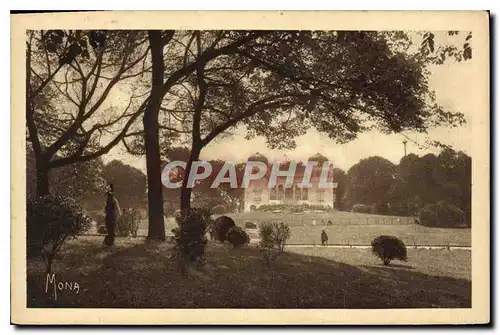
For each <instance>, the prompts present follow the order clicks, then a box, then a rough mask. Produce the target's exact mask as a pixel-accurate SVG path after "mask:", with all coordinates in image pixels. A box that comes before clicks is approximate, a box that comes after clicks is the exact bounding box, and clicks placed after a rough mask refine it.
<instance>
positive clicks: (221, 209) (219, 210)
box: [212, 205, 227, 214]
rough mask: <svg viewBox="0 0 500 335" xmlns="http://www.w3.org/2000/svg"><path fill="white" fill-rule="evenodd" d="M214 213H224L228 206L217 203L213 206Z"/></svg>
mask: <svg viewBox="0 0 500 335" xmlns="http://www.w3.org/2000/svg"><path fill="white" fill-rule="evenodd" d="M212 213H213V214H224V213H227V210H226V207H224V205H216V206H214V207H213V208H212Z"/></svg>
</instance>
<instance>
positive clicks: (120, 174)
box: [102, 160, 146, 208]
mask: <svg viewBox="0 0 500 335" xmlns="http://www.w3.org/2000/svg"><path fill="white" fill-rule="evenodd" d="M102 173H103V177H104V178H105V179H106V181H107V182H108V183H111V184H113V186H114V195H115V197H116V199H117V200H118V202H119V203H120V206H122V207H123V208H128V207H131V208H133V207H137V206H140V205H143V204H145V202H146V175H145V174H144V173H143V172H142V171H141V170H139V169H137V168H135V167H133V166H130V165H128V164H124V163H122V162H121V161H119V160H112V161H111V162H109V163H108V164H106V165H105V166H104V168H103V172H102Z"/></svg>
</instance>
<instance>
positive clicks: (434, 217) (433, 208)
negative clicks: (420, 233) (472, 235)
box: [419, 202, 465, 228]
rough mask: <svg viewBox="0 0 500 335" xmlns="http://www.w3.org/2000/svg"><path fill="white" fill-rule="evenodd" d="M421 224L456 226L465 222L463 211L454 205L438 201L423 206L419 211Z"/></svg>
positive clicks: (443, 226) (444, 226) (445, 226)
mask: <svg viewBox="0 0 500 335" xmlns="http://www.w3.org/2000/svg"><path fill="white" fill-rule="evenodd" d="M419 219H420V220H419V221H420V224H421V225H424V226H428V227H441V228H457V227H462V226H464V224H465V213H464V212H463V211H462V210H460V208H458V207H457V206H455V205H451V204H446V203H443V202H439V203H437V204H430V205H426V206H424V207H423V208H422V209H421V210H420V213H419Z"/></svg>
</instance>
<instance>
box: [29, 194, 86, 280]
mask: <svg viewBox="0 0 500 335" xmlns="http://www.w3.org/2000/svg"><path fill="white" fill-rule="evenodd" d="M26 223H27V255H28V257H37V256H40V257H42V258H43V260H44V262H45V265H46V270H47V273H51V272H52V263H53V260H54V257H55V255H56V254H57V253H58V251H59V250H60V249H61V247H62V246H63V245H64V243H65V242H66V241H67V240H68V239H69V238H72V237H73V238H76V236H77V235H78V234H81V233H83V232H85V231H87V230H88V229H89V228H90V227H91V226H92V220H91V219H90V217H88V216H87V215H86V214H85V213H84V211H83V208H82V207H81V206H80V205H79V204H78V203H77V202H76V201H75V200H73V199H72V198H69V197H63V196H59V195H47V196H43V197H38V198H32V199H29V200H28V204H27V218H26Z"/></svg>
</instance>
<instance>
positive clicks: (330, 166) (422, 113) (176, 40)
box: [11, 11, 490, 325]
mask: <svg viewBox="0 0 500 335" xmlns="http://www.w3.org/2000/svg"><path fill="white" fill-rule="evenodd" d="M489 19H490V18H489V13H488V12H487V11H462V12H460V11H440V12H437V11H427V12H426V11H387V12H383V11H380V12H376V11H359V12H356V11H351V12H347V11H345V12H343V11H338V12H334V11H332V12H329V11H309V12H308V11H303V12H301V11H289V12H286V11H285V12H277V11H262V12H257V11H255V12H252V11H248V12H244V11H241V12H237V11H236V12H234V11H232V12H229V11H228V12H224V11H213V12H203V11H198V12H195V11H178V12H166V11H165V12H161V11H150V12H147V11H143V12H133V11H131V12H120V11H116V12H113V11H110V12H78V13H76V12H75V13H52V14H48V13H45V14H40V13H37V14H13V15H11V28H12V30H11V46H12V51H11V55H12V56H11V67H12V82H11V87H12V88H11V90H12V111H11V114H12V125H11V129H12V138H11V147H12V150H11V166H12V171H13V172H12V176H11V197H12V198H11V199H12V209H11V211H12V214H11V218H12V221H11V231H12V234H11V260H12V263H11V264H12V265H11V296H12V299H11V322H12V323H13V324H16V325H47V324H50V325H55V324H61V325H118V324H119V325H135V324H141V325H200V324H202V325H221V324H224V325H225V324H232V325H360V324H363V325H413V324H422V325H428V324H486V323H489V322H490V188H489V185H490V155H489V152H490V80H489V74H490V59H489V55H490V42H489V41H490V33H489V26H490V23H489Z"/></svg>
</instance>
